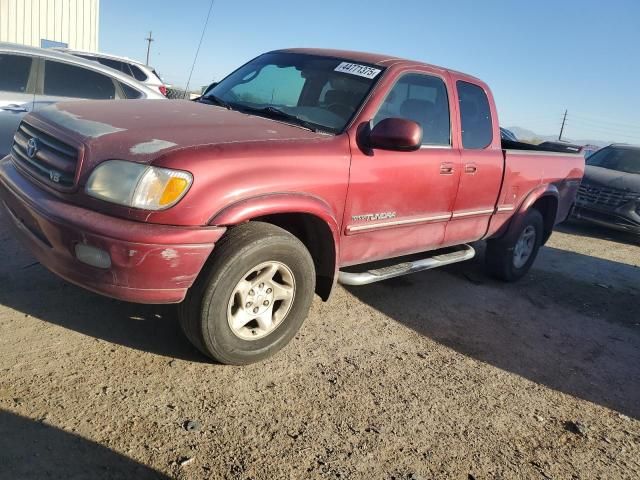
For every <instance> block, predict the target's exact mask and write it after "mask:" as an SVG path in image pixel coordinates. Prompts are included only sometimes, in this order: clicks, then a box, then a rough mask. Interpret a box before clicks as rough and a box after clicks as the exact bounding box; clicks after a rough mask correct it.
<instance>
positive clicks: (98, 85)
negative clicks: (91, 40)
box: [35, 60, 119, 110]
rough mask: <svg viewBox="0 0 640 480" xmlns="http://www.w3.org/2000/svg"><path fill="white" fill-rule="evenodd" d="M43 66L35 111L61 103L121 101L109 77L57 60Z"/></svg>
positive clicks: (44, 63) (47, 61)
mask: <svg viewBox="0 0 640 480" xmlns="http://www.w3.org/2000/svg"><path fill="white" fill-rule="evenodd" d="M41 64H42V67H41V70H42V74H41V75H40V79H39V80H40V86H39V88H38V93H37V94H36V97H35V110H39V109H41V108H43V107H46V106H47V105H50V104H52V103H55V102H61V101H69V100H80V99H89V100H113V99H116V98H119V95H118V92H117V90H116V84H115V82H114V81H113V80H112V79H111V78H110V77H108V76H107V75H103V74H102V73H99V72H96V71H94V70H90V69H88V68H83V67H80V66H78V65H73V64H70V63H64V62H58V61H55V60H42V61H41Z"/></svg>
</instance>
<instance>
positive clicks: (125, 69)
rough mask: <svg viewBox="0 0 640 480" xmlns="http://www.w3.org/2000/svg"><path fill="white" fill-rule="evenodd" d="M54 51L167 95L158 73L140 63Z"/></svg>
mask: <svg viewBox="0 0 640 480" xmlns="http://www.w3.org/2000/svg"><path fill="white" fill-rule="evenodd" d="M56 50H58V51H61V52H65V53H69V54H71V55H75V56H76V57H82V58H85V59H87V60H91V61H94V62H99V63H101V64H102V65H106V66H107V67H111V68H113V69H115V70H118V71H120V72H122V73H124V74H125V75H129V76H130V77H133V78H135V79H136V80H138V81H139V82H141V83H144V84H145V85H146V86H147V87H149V88H151V89H153V90H155V91H156V92H160V93H161V94H162V95H164V96H166V95H167V86H166V85H165V83H164V82H163V81H162V79H161V78H160V75H158V72H156V70H155V69H154V68H153V67H150V66H149V65H145V64H144V63H142V62H138V61H136V60H131V59H130V58H126V57H117V56H115V55H108V54H106V53H94V52H81V51H79V50H69V49H66V48H65V49H63V48H57V49H56Z"/></svg>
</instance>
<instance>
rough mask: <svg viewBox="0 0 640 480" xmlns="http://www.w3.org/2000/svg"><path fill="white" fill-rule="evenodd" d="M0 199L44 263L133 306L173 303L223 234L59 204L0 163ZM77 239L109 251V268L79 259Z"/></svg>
mask: <svg viewBox="0 0 640 480" xmlns="http://www.w3.org/2000/svg"><path fill="white" fill-rule="evenodd" d="M0 203H1V204H2V206H3V208H4V210H5V212H6V214H7V217H8V218H9V219H10V220H9V221H10V222H11V223H13V224H14V226H15V227H16V230H17V233H18V236H19V237H20V240H21V241H22V243H23V244H24V245H25V246H26V247H27V248H28V249H29V250H30V251H31V252H32V253H33V254H34V256H35V257H36V258H37V259H38V261H40V263H42V264H43V265H44V266H45V267H47V268H48V269H49V270H51V271H52V272H53V273H55V274H57V275H59V276H60V277H62V278H64V279H65V280H68V281H69V282H71V283H74V284H76V285H79V286H81V287H84V288H86V289H88V290H91V291H94V292H96V293H100V294H102V295H106V296H109V297H113V298H117V299H120V300H125V301H130V302H137V303H178V302H181V301H182V300H183V299H184V297H185V295H186V293H187V290H188V289H189V287H191V285H192V284H193V282H194V281H195V279H196V277H197V276H198V274H199V273H200V271H201V270H202V267H203V265H204V263H205V261H206V260H207V258H208V257H209V255H210V253H211V251H212V250H213V247H214V244H215V242H217V241H218V239H220V237H221V236H222V235H223V233H224V232H225V229H224V228H219V227H196V228H188V227H173V226H167V225H157V224H150V223H141V222H133V221H130V220H124V219H120V218H116V217H111V216H108V215H105V214H102V213H98V212H95V211H91V210H86V209H84V208H82V207H79V206H77V205H72V204H69V203H65V202H63V201H61V200H60V199H59V198H57V197H56V196H54V195H52V194H50V193H47V192H45V191H44V190H42V189H40V188H38V187H36V186H35V185H34V184H33V183H32V182H31V181H29V180H28V179H26V178H25V177H24V176H23V175H22V174H20V173H19V172H18V171H17V170H16V168H15V167H14V165H13V164H12V162H11V161H10V157H6V158H4V159H3V160H0ZM77 244H85V245H90V246H92V247H96V248H99V249H102V250H104V251H106V252H108V253H109V255H110V257H111V266H110V267H109V268H107V269H102V268H96V267H92V266H89V265H87V264H85V263H82V262H80V261H79V260H77V258H76V256H75V247H76V245H77Z"/></svg>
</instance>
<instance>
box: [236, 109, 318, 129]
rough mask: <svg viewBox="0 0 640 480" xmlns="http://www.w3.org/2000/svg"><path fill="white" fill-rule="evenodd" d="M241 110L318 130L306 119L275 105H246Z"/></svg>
mask: <svg viewBox="0 0 640 480" xmlns="http://www.w3.org/2000/svg"><path fill="white" fill-rule="evenodd" d="M242 110H243V111H248V112H251V113H257V114H258V115H264V116H266V117H269V118H274V119H276V118H277V119H280V120H287V121H289V122H292V123H294V124H296V125H298V126H300V127H303V128H306V129H307V130H311V131H312V132H319V131H320V130H319V129H318V127H317V126H316V125H314V124H313V123H311V122H308V121H306V120H303V119H302V118H300V117H298V116H297V115H293V114H291V113H287V112H285V111H284V110H280V109H279V108H276V107H272V106H269V107H262V108H256V107H248V106H244V105H243V106H242Z"/></svg>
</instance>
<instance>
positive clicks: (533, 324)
mask: <svg viewBox="0 0 640 480" xmlns="http://www.w3.org/2000/svg"><path fill="white" fill-rule="evenodd" d="M639 279H640V269H638V268H637V267H635V266H631V265H625V264H621V263H616V262H611V261H608V260H601V259H598V258H594V257H589V256H585V255H580V254H576V253H572V252H567V251H563V250H558V249H554V248H548V247H545V248H543V250H541V252H540V257H539V258H538V260H537V263H536V266H535V268H534V269H532V271H531V272H530V274H529V275H527V276H526V277H525V278H524V279H522V280H520V282H517V283H513V284H505V283H502V282H498V281H495V280H492V279H490V278H488V277H486V276H485V274H484V272H483V259H482V255H481V254H480V255H479V258H477V259H476V260H474V261H472V262H467V263H466V264H458V265H450V266H449V267H445V268H443V269H440V270H433V271H428V272H422V273H418V274H414V275H411V276H407V277H401V278H398V279H394V280H389V281H386V282H381V283H378V284H371V285H368V286H364V287H347V290H348V291H349V292H350V293H351V294H353V295H354V296H355V297H356V298H357V299H359V300H361V301H362V302H365V303H366V304H368V305H370V306H372V307H374V308H375V309H377V310H378V311H380V312H382V313H384V314H385V315H387V316H388V317H390V318H391V319H394V320H395V321H397V322H399V323H401V324H404V325H406V326H407V327H409V328H411V329H413V330H415V331H416V332H418V333H420V334H422V335H424V336H426V337H429V338H430V339H432V340H434V341H436V342H438V343H440V344H443V345H445V346H447V347H449V348H451V349H453V350H455V351H457V352H459V353H462V354H464V355H466V356H469V357H472V358H474V359H476V360H478V361H481V362H485V363H488V364H490V365H493V366H495V367H497V368H500V369H502V370H506V371H509V372H512V373H515V374H517V375H520V376H522V377H524V378H526V379H528V380H531V381H533V382H536V383H538V384H542V385H546V386H547V387H549V388H552V389H554V390H557V391H560V392H564V393H567V394H570V395H572V396H574V397H578V398H582V399H584V400H588V401H590V402H593V403H596V404H599V405H602V406H605V407H609V408H611V409H613V410H616V411H618V412H621V413H623V414H626V415H628V416H632V417H635V418H640V382H638V381H637V380H634V379H638V378H640V290H639V288H640V282H639V281H638V280H639Z"/></svg>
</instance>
